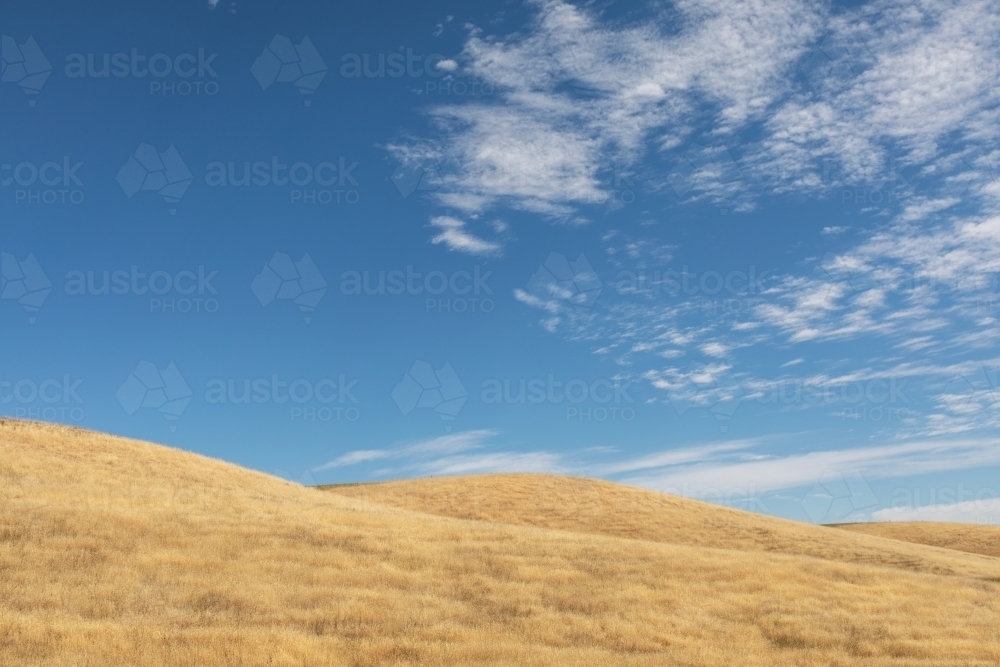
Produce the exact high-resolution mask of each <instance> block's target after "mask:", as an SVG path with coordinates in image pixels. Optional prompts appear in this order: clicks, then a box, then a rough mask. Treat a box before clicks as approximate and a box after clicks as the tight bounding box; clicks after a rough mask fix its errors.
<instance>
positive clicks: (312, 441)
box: [0, 0, 1000, 523]
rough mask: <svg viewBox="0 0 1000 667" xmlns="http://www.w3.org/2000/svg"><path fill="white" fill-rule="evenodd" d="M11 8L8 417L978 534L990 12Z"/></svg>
mask: <svg viewBox="0 0 1000 667" xmlns="http://www.w3.org/2000/svg"><path fill="white" fill-rule="evenodd" d="M263 5H265V3H245V2H242V1H239V0H237V1H236V2H226V1H225V0H219V2H218V3H215V4H204V3H198V2H184V3H177V2H170V3H167V2H156V3H143V4H142V5H141V6H140V5H135V4H134V3H130V4H125V3H105V4H104V5H102V7H101V8H94V9H88V10H87V11H83V10H81V9H80V8H79V7H78V6H77V5H75V4H71V3H65V6H64V7H63V8H62V9H60V10H58V11H56V10H53V9H52V7H51V6H47V7H46V8H44V9H42V8H38V7H36V6H33V5H32V3H26V2H14V3H7V4H6V5H5V6H4V8H3V10H0V17H2V19H3V20H2V22H0V26H2V28H0V30H2V33H3V49H2V55H3V65H4V73H3V83H2V85H0V105H2V108H3V113H4V121H5V122H4V123H3V124H2V125H0V216H2V220H3V233H2V234H0V252H2V253H3V267H2V268H3V278H4V284H3V291H2V297H3V298H2V299H0V318H2V322H3V331H4V338H5V345H4V346H3V348H2V350H3V351H2V352H0V355H2V356H0V359H2V364H0V383H2V386H0V411H2V413H3V414H6V415H13V416H22V417H29V418H41V419H49V420H53V421H61V422H65V423H71V424H76V425H80V426H84V427H87V428H94V429H99V430H104V431H110V432H114V433H119V434H122V435H126V436H130V437H138V438H143V439H148V440H152V441H156V442H162V443H166V444H170V445H174V446H178V447H182V448H185V449H189V450H194V451H198V452H202V453H205V454H207V455H210V456H214V457H219V458H223V459H226V460H229V461H233V462H236V463H239V464H241V465H245V466H249V467H252V468H256V469H260V470H263V471H267V472H272V473H277V474H280V475H283V476H285V477H288V478H291V479H294V480H297V481H303V482H306V483H328V482H344V481H361V480H369V479H371V480H377V479H390V478H397V477H408V476H420V475H438V474H459V473H478V472H497V471H537V472H556V473H565V474H577V475H590V476H598V477H604V478H608V479H612V480H616V481H623V482H627V483H632V484H638V485H641V486H645V487H648V488H653V489H658V490H664V491H669V492H674V493H683V494H684V495H688V496H691V497H695V498H700V499H705V500H709V501H712V502H721V503H725V504H730V505H733V506H736V507H742V508H745V509H751V510H754V511H759V512H766V513H770V514H776V515H779V516H785V517H790V518H795V519H800V520H806V521H815V522H832V521H844V520H866V519H882V520H884V519H913V518H918V519H922V518H936V519H947V520H956V521H972V522H977V521H978V522H994V523H995V522H997V521H1000V500H997V498H998V495H1000V486H998V485H1000V483H998V482H997V472H998V468H1000V444H998V440H997V436H998V427H1000V403H998V401H997V399H998V398H1000V394H998V392H997V385H998V375H997V372H998V367H1000V352H998V350H997V339H998V335H1000V326H998V322H997V314H996V313H997V309H998V308H1000V304H998V299H997V288H998V286H997V277H998V271H1000V184H998V181H997V177H998V176H1000V174H998V172H997V171H996V169H997V166H998V159H1000V132H998V130H997V128H998V127H1000V125H998V120H1000V118H998V116H1000V110H998V109H1000V107H998V102H1000V39H998V38H997V35H998V34H1000V31H998V28H1000V11H998V10H997V7H996V6H995V4H992V3H990V2H961V3H958V2H954V3H953V2H930V1H926V2H924V1H918V2H912V1H908V2H895V1H876V2H869V3H849V4H837V3H834V4H825V3H811V2H798V1H795V0H782V1H777V0H753V1H752V2H746V1H740V2H736V1H733V2H730V1H729V0H725V1H723V2H718V1H714V2H707V1H702V0H680V1H678V2H673V3H640V2H627V3H605V4H599V5H582V4H570V3H566V2H528V3H524V4H521V3H515V2H509V3H508V2H505V3H498V2H482V3H447V2H440V3H420V5H419V6H415V5H414V4H413V3H402V2H398V3H389V4H385V3H379V4H378V5H375V4H372V3H336V4H330V3H318V2H312V3H266V6H263Z"/></svg>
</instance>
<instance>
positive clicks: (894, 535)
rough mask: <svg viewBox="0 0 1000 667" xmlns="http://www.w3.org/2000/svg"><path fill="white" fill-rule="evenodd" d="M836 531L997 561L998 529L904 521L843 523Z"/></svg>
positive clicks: (999, 540)
mask: <svg viewBox="0 0 1000 667" xmlns="http://www.w3.org/2000/svg"><path fill="white" fill-rule="evenodd" d="M837 528H842V529H843V530H849V531H853V532H855V533H862V534H864V535H877V536H879V537H888V538H890V539H893V540H901V541H903V542H912V543H914V544H928V545H931V546H935V547H943V548H945V549H954V550H956V551H964V552H966V553H970V554H982V555H984V556H992V557H994V558H1000V527H998V526H978V525H975V524H966V523H940V522H934V521H907V522H903V521H900V522H894V523H887V522H886V523H845V524H840V525H838V526H837Z"/></svg>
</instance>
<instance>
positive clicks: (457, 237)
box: [431, 215, 501, 255]
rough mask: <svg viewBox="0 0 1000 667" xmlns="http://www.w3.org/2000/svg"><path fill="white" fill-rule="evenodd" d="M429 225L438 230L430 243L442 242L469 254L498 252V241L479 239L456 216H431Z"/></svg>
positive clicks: (499, 247)
mask: <svg viewBox="0 0 1000 667" xmlns="http://www.w3.org/2000/svg"><path fill="white" fill-rule="evenodd" d="M431 226H432V227H434V228H436V229H439V230H440V231H439V232H438V234H437V236H435V237H433V238H432V239H431V243H444V244H445V245H446V246H448V248H449V249H450V250H455V251H458V252H464V253H468V254H470V255H494V254H496V253H498V252H500V249H501V245H500V244H499V243H497V242H495V241H487V240H485V239H481V238H479V237H478V236H476V235H474V234H472V233H470V232H468V231H466V223H465V222H464V221H462V220H459V219H458V218H453V217H451V216H448V215H439V216H437V217H434V218H431Z"/></svg>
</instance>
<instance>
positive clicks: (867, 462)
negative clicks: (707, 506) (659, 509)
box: [621, 440, 1000, 495]
mask: <svg viewBox="0 0 1000 667" xmlns="http://www.w3.org/2000/svg"><path fill="white" fill-rule="evenodd" d="M719 459H720V460H715V461H711V462H706V463H696V464H693V465H679V466H678V465H673V466H667V467H665V468H663V469H661V470H658V471H651V472H647V473H645V474H642V475H636V476H631V477H626V478H625V479H623V480H621V481H623V482H626V483H629V484H635V485H636V486H643V487H646V488H650V489H655V490H658V491H664V492H667V493H682V494H683V495H692V494H704V493H706V492H712V491H720V490H721V491H722V492H728V491H732V490H735V489H743V490H747V489H755V490H757V491H774V490H780V489H791V488H798V487H803V486H808V485H811V484H813V483H815V482H816V481H817V480H819V479H820V478H821V477H822V476H823V475H824V474H826V473H827V472H828V471H835V472H838V473H839V474H841V475H843V476H845V477H846V476H848V475H850V474H855V473H860V474H862V475H864V477H866V478H867V479H869V480H873V479H883V478H892V477H910V476H914V475H920V474H925V473H932V472H941V471H945V470H968V469H972V468H978V467H986V466H996V465H1000V450H998V449H997V447H996V446H995V443H994V442H993V441H991V440H950V441H916V442H908V443H901V444H891V445H883V446H878V447H859V448H855V449H842V450H830V451H817V452H809V453H805V454H795V455H791V456H782V457H771V458H767V459H764V460H757V461H740V460H725V458H724V457H719Z"/></svg>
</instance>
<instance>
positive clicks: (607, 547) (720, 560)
mask: <svg viewBox="0 0 1000 667" xmlns="http://www.w3.org/2000/svg"><path fill="white" fill-rule="evenodd" d="M560 482H562V484H560ZM406 484H412V485H413V486H414V487H422V488H423V489H424V491H421V493H420V494H410V495H409V496H408V497H411V498H413V497H418V496H419V497H424V498H428V499H433V498H435V497H437V498H438V500H437V501H436V502H437V503H438V504H437V505H435V506H434V507H425V508H423V511H416V508H414V509H407V508H405V507H393V506H391V504H392V503H391V502H390V500H389V499H388V498H381V499H378V500H379V501H380V502H373V501H374V500H376V498H375V497H370V498H368V499H366V498H365V497H364V496H365V495H366V494H372V493H374V494H375V495H377V494H378V492H380V491H379V489H381V492H384V491H385V490H387V489H390V485H372V486H362V487H346V488H345V487H340V488H338V489H335V491H336V492H330V491H322V490H318V489H308V488H303V487H300V486H297V485H294V484H290V483H287V482H284V481H282V480H279V479H276V478H273V477H269V476H267V475H263V474H260V473H256V472H252V471H248V470H244V469H241V468H238V467H236V466H232V465H228V464H225V463H221V462H218V461H213V460H210V459H206V458H204V457H201V456H197V455H193V454H188V453H184V452H179V451H176V450H171V449H167V448H164V447H159V446H156V445H150V444H146V443H139V442H133V441H129V440H125V439H121V438H115V437H112V436H105V435H99V434H94V433H88V432H83V431H79V430H72V429H67V428H63V427H54V426H45V425H39V424H27V423H23V422H13V421H5V422H2V423H0V665H3V666H4V667H6V666H7V665H11V666H21V665H25V666H28V665H45V666H52V667H55V666H59V667H103V666H116V667H117V666H124V665H129V666H143V667H145V666H150V667H151V666H167V665H169V666H177V665H185V666H186V665H191V666H195V665H197V666H199V667H200V666H204V665H210V666H212V667H217V666H222V665H243V666H248V667H256V666H258V665H259V666H264V665H269V666H286V665H287V666H292V665H295V666H297V667H311V666H320V665H322V666H324V667H328V666H330V665H358V666H360V665H372V666H374V665H442V666H443V665H463V666H464V665H650V666H652V665H657V666H660V665H684V666H695V665H719V666H721V665H726V666H727V667H729V666H732V665H749V666H760V667H763V666H765V665H766V666H768V667H771V666H789V667H791V666H793V665H803V666H804V665H809V666H812V665H830V666H838V667H847V666H852V665H876V666H882V665H928V666H929V665H983V666H986V665H990V666H991V667H992V666H995V665H996V664H998V663H1000V634H998V632H1000V630H998V628H1000V616H998V596H1000V585H998V583H997V582H996V581H995V580H996V579H997V577H998V576H1000V559H996V558H990V557H987V556H981V555H969V554H963V553H959V552H954V551H948V550H945V549H939V548H935V547H927V546H922V545H915V544H907V543H903V542H898V541H894V540H889V539H885V538H881V537H874V536H868V535H861V534H857V533H850V532H847V531H841V530H834V529H828V528H817V527H812V526H800V525H798V524H794V523H791V522H785V521H780V520H777V519H771V518H767V517H758V516H754V515H748V514H745V513H740V512H735V511H732V510H725V509H722V508H718V507H713V506H710V505H703V504H699V503H693V502H690V501H683V500H679V499H673V498H666V497H663V496H657V495H656V494H647V493H645V492H641V491H637V490H634V489H627V488H624V487H617V486H615V485H610V484H606V483H600V482H587V481H583V480H566V479H563V480H560V479H558V478H532V477H530V476H509V477H507V476H496V477H490V478H485V479H481V478H469V479H466V480H464V481H463V480H429V481H425V482H414V483H399V484H398V485H396V486H395V488H396V492H395V497H396V498H397V499H398V498H401V497H407V493H406V492H405V485H406ZM435 484H437V485H444V486H440V487H439V488H445V487H447V493H448V494H449V495H448V496H447V500H445V499H444V496H443V495H441V493H439V492H428V491H427V489H429V488H430V486H426V485H435ZM463 484H464V486H465V494H466V496H465V497H467V498H468V502H465V501H464V500H463V492H462V485H463ZM580 485H582V486H580ZM531 489H534V492H535V493H536V495H535V498H534V501H535V506H536V509H537V510H538V512H537V514H538V516H540V517H542V518H541V519H537V520H535V519H532V518H531V513H530V511H529V512H528V513H527V514H525V513H524V512H523V510H530V509H531V508H530V507H529V506H527V505H526V504H525V503H524V499H525V496H524V494H525V493H526V490H531ZM421 494H422V496H421ZM349 495H356V496H359V497H349ZM505 498H509V499H510V501H509V502H511V503H517V502H520V503H521V507H520V509H519V510H518V511H514V510H507V509H504V508H505V503H507V502H508V501H507V500H505ZM518 498H522V500H520V501H518V500H517V499H518ZM463 503H464V504H465V506H466V508H467V509H464V510H460V512H466V511H476V512H482V511H486V512H487V513H489V512H499V513H500V514H501V515H505V516H496V517H494V518H488V517H481V516H478V515H477V516H475V517H470V518H475V520H470V518H455V517H452V516H446V515H447V514H449V512H448V511H447V508H448V506H449V504H451V506H455V505H456V504H458V505H461V504H463ZM566 503H569V505H566ZM617 503H623V505H621V506H620V507H619V508H618V509H616V507H617ZM396 504H403V503H398V502H397V503H396ZM469 507H471V508H473V510H469V509H468V508H469ZM477 507H478V509H475V508H477ZM490 507H492V508H493V509H490ZM566 507H571V508H575V510H573V512H567V510H566ZM588 508H590V509H588ZM434 512H436V514H435V513H434ZM574 512H575V513H574ZM450 513H452V514H453V513H455V512H454V511H452V512H450ZM664 515H665V516H664ZM517 516H520V519H519V520H515V518H516V517H517ZM546 516H547V517H548V518H545V517H546ZM685 516H687V518H685ZM574 517H576V518H575V519H574ZM574 520H576V521H578V523H577V524H576V525H574ZM549 522H552V523H554V524H555V523H557V524H559V525H548V523H549ZM530 523H536V524H542V525H525V524H530ZM671 531H674V532H673V533H672V532H671ZM713 535H714V538H713ZM713 540H714V541H713Z"/></svg>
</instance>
